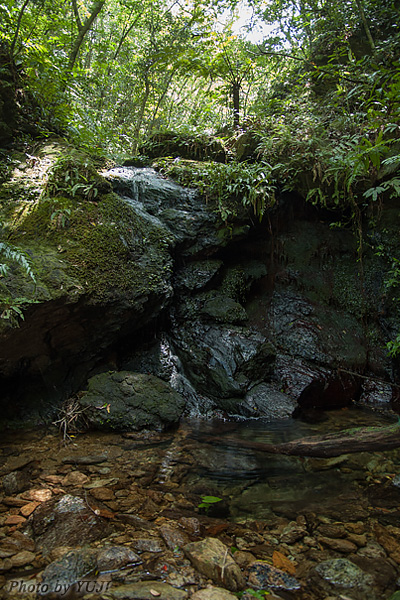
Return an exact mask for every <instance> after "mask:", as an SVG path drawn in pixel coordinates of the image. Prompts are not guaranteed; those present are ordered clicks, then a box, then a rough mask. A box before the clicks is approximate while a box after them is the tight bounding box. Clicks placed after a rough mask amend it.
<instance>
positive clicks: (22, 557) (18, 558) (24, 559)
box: [11, 550, 36, 567]
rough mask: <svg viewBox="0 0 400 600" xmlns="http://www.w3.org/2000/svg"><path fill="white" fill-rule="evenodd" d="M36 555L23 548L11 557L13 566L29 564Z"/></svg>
mask: <svg viewBox="0 0 400 600" xmlns="http://www.w3.org/2000/svg"><path fill="white" fill-rule="evenodd" d="M35 557H36V555H35V554H34V553H33V552H28V551H27V550H23V551H22V552H18V554H15V555H14V556H13V557H12V558H11V562H12V566H13V567H24V566H25V565H29V564H31V563H32V562H33V561H34V560H35Z"/></svg>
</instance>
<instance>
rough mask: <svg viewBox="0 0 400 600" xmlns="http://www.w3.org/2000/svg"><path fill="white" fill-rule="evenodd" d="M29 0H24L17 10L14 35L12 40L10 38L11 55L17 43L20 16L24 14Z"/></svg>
mask: <svg viewBox="0 0 400 600" xmlns="http://www.w3.org/2000/svg"><path fill="white" fill-rule="evenodd" d="M29 2H30V0H25V2H24V3H23V5H22V8H21V10H20V11H19V15H18V20H17V26H16V28H15V33H14V37H13V40H12V42H11V46H10V54H11V56H14V50H15V44H16V43H17V39H18V34H19V28H20V27H21V21H22V17H23V15H24V12H25V9H26V7H27V6H28V4H29Z"/></svg>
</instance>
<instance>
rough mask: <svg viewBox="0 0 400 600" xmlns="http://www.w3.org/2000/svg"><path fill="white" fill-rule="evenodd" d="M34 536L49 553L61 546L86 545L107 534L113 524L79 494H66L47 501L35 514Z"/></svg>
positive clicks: (44, 552) (44, 550)
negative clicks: (98, 513) (110, 524)
mask: <svg viewBox="0 0 400 600" xmlns="http://www.w3.org/2000/svg"><path fill="white" fill-rule="evenodd" d="M31 527H32V534H33V538H34V540H35V541H36V543H37V545H38V546H39V547H41V548H42V551H43V554H48V553H49V552H50V551H51V550H53V549H54V548H57V547H58V546H72V547H73V546H76V545H80V546H83V545H84V544H87V543H88V542H91V541H94V540H98V539H101V538H103V537H106V536H107V535H108V533H109V531H110V527H109V525H108V523H107V521H106V520H105V519H102V518H101V517H99V516H97V515H96V513H95V512H94V510H92V509H91V508H89V506H88V504H87V503H86V502H85V500H83V499H82V498H80V497H78V496H71V495H69V494H66V495H64V496H61V498H56V499H54V500H49V501H47V502H43V504H41V505H40V506H39V507H38V508H37V509H36V510H35V512H34V513H33V519H32V523H31Z"/></svg>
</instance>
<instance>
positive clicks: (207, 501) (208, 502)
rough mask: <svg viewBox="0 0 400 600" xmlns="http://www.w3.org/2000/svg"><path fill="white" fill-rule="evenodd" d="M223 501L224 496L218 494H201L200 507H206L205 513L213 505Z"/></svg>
mask: <svg viewBox="0 0 400 600" xmlns="http://www.w3.org/2000/svg"><path fill="white" fill-rule="evenodd" d="M221 501H222V498H218V496H201V502H200V504H198V508H204V510H205V513H206V514H208V511H209V510H210V508H211V506H212V505H213V504H216V503H217V502H221Z"/></svg>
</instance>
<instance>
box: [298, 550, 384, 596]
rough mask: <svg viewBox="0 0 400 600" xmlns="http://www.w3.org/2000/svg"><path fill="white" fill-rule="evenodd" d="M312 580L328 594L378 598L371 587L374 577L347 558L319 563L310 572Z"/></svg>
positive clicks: (312, 582) (313, 583)
mask: <svg viewBox="0 0 400 600" xmlns="http://www.w3.org/2000/svg"><path fill="white" fill-rule="evenodd" d="M310 582H311V584H312V585H315V586H316V587H317V588H318V589H319V590H321V591H323V592H325V593H328V594H337V595H339V594H344V595H350V596H351V598H354V600H365V598H368V599H369V600H370V599H371V600H375V599H376V598H377V597H376V595H375V593H374V591H373V590H372V589H371V587H372V585H373V583H374V579H373V577H372V576H371V575H369V574H368V573H365V572H364V571H363V570H362V569H360V567H358V566H357V565H355V564H354V563H352V562H350V561H349V560H347V559H345V558H334V559H331V560H326V561H324V562H321V563H319V564H318V565H317V566H316V567H315V568H314V569H312V571H311V573H310Z"/></svg>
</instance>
